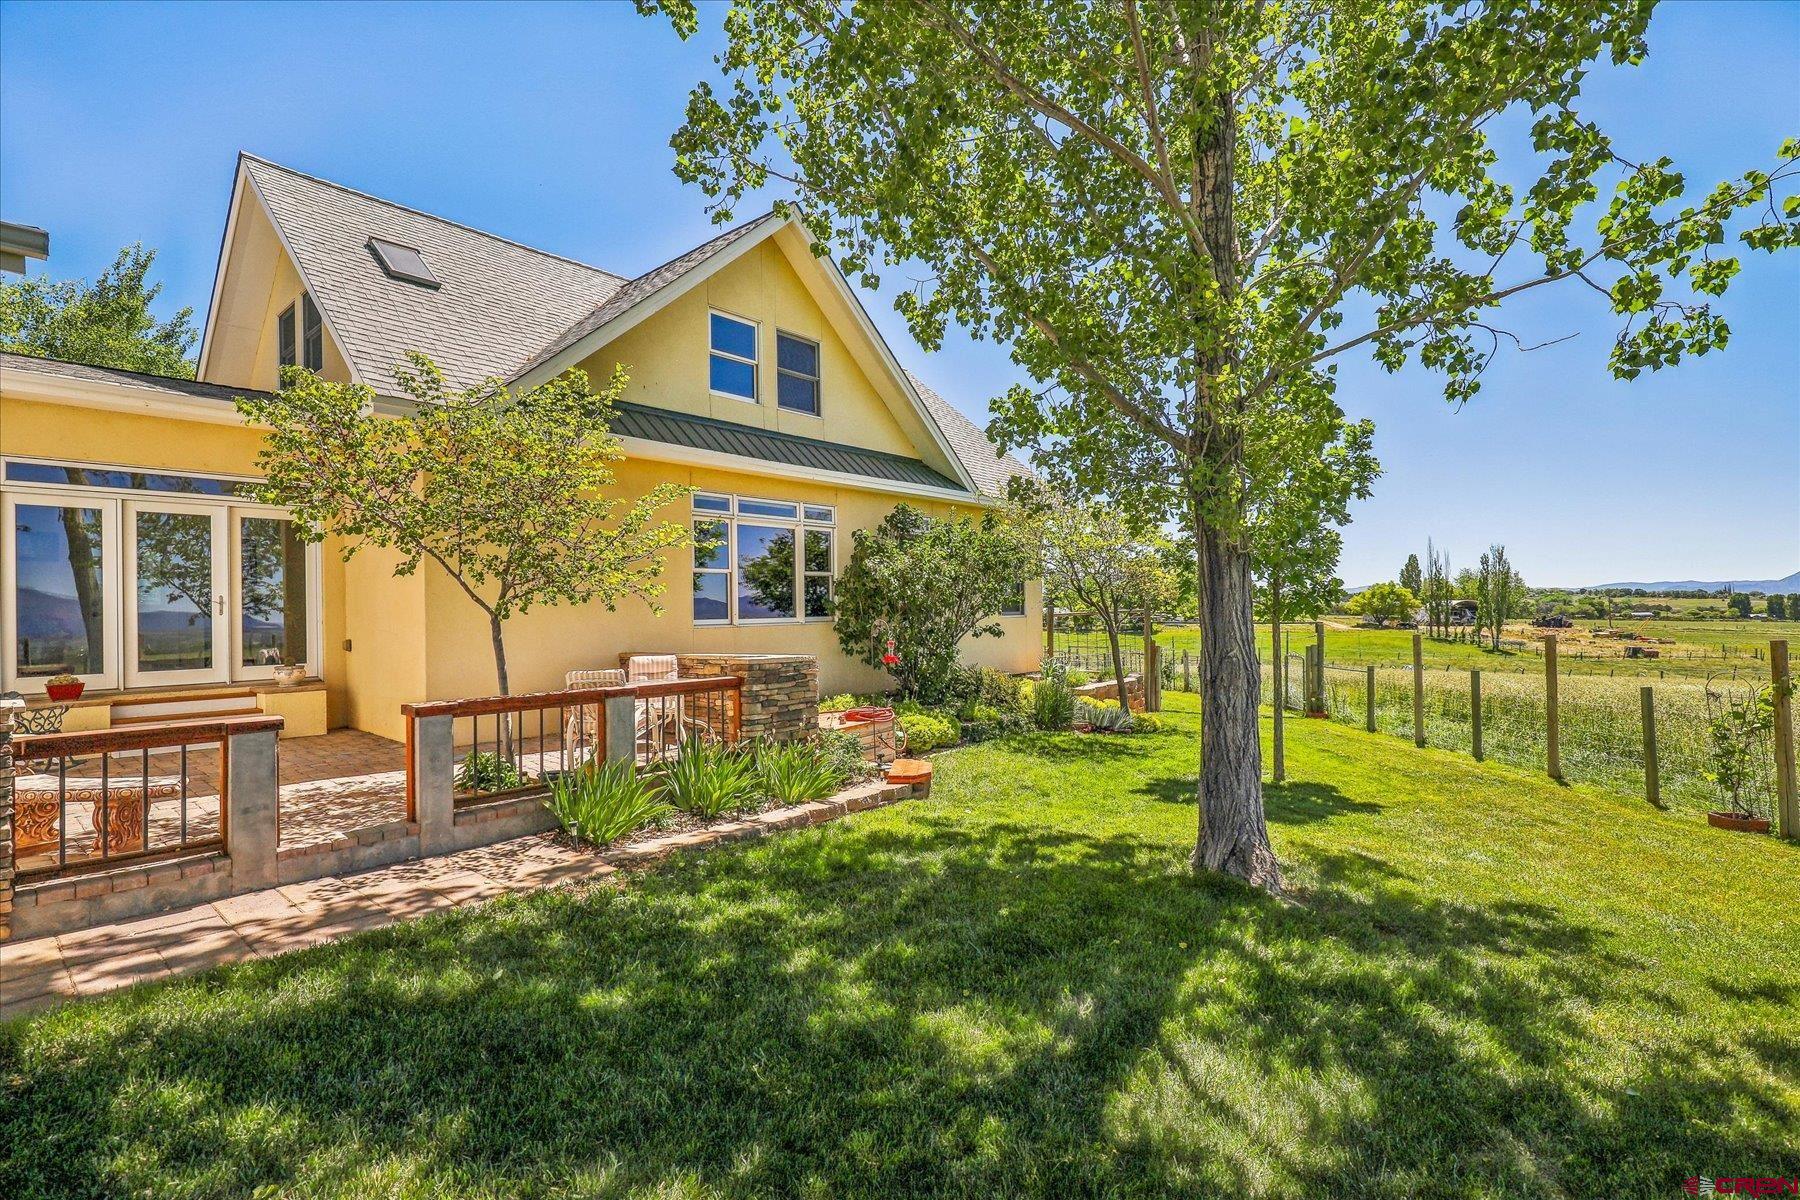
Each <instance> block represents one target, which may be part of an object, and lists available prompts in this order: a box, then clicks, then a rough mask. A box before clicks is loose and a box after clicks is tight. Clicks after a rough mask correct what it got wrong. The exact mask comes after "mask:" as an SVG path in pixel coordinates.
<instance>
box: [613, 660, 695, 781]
mask: <svg viewBox="0 0 1800 1200" xmlns="http://www.w3.org/2000/svg"><path fill="white" fill-rule="evenodd" d="M679 678H681V666H680V664H679V663H678V662H677V661H676V659H675V656H674V655H673V654H634V655H632V656H631V657H630V658H628V659H626V660H625V679H626V681H627V682H628V683H664V682H667V681H668V680H671V679H679ZM685 716H686V714H685V713H684V711H683V709H682V704H681V697H680V696H659V697H657V698H656V699H654V700H639V701H638V702H637V752H638V754H639V755H640V756H642V757H644V758H645V759H647V760H648V759H656V758H665V757H667V756H668V752H669V750H670V749H671V748H673V749H676V750H679V749H680V746H681V737H682V726H683V723H684V720H685Z"/></svg>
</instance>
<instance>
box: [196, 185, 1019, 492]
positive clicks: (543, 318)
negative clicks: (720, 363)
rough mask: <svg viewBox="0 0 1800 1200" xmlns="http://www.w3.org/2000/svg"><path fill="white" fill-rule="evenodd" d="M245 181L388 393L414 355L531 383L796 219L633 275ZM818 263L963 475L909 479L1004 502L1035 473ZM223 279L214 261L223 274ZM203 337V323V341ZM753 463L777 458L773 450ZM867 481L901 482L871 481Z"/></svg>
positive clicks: (832, 267) (387, 207) (438, 221)
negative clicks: (1010, 483)
mask: <svg viewBox="0 0 1800 1200" xmlns="http://www.w3.org/2000/svg"><path fill="white" fill-rule="evenodd" d="M239 174H240V179H241V180H242V181H243V182H246V183H247V184H248V186H249V187H250V188H251V189H253V190H254V192H255V194H256V196H257V197H258V198H260V200H261V203H262V205H263V207H264V208H265V210H266V211H267V213H268V215H269V218H270V220H271V222H272V223H273V225H274V226H275V230H276V234H277V236H278V237H279V238H280V240H281V243H282V245H283V247H284V248H285V249H286V250H287V252H288V255H289V257H290V258H292V259H293V261H294V266H295V269H296V270H297V271H298V272H299V274H300V276H301V279H302V280H303V281H304V283H305V285H306V288H307V290H308V292H309V293H310V294H311V295H312V298H313V301H314V303H316V304H317V305H318V306H319V309H320V311H321V312H322V314H323V315H324V319H325V323H326V325H327V327H328V328H329V329H330V330H331V333H332V336H333V338H334V340H335V341H336V342H337V343H338V345H339V347H340V349H342V351H343V353H344V356H345V358H346V360H347V361H348V363H349V365H350V368H351V371H352V372H353V373H354V375H355V377H356V379H357V380H358V381H359V382H362V383H365V384H367V385H368V386H370V387H372V388H374V389H375V390H376V391H377V392H385V393H390V394H391V392H392V389H393V386H394V382H395V380H394V374H393V372H394V367H395V365H396V364H398V363H400V362H401V361H403V359H404V356H405V353H406V351H408V350H420V351H423V352H424V353H425V354H427V355H430V356H431V358H432V359H433V361H435V362H436V363H437V364H438V366H439V367H440V368H441V369H442V370H443V372H444V375H445V377H446V379H447V380H448V382H449V383H450V385H451V386H452V387H468V386H472V385H474V384H476V383H478V382H480V381H481V380H482V379H485V378H487V377H489V376H493V375H498V376H500V377H502V378H505V379H508V380H511V381H515V382H516V381H518V380H519V379H520V378H521V377H522V376H525V375H526V374H528V373H531V372H534V371H537V372H539V373H540V374H541V373H543V370H542V369H545V368H550V369H554V366H555V363H554V360H558V359H559V358H565V359H566V358H568V357H570V355H572V354H579V355H581V356H583V357H585V355H586V354H587V353H591V352H592V350H593V348H594V344H597V343H598V342H600V341H604V340H608V339H609V337H610V334H609V333H604V332H603V331H605V330H607V328H608V326H612V325H614V323H615V322H620V323H624V324H631V323H635V322H636V320H638V319H640V318H641V317H642V316H644V315H647V314H648V313H650V312H654V311H655V310H656V309H658V308H660V307H662V305H664V304H666V303H668V302H669V301H670V300H671V299H672V298H673V297H674V296H675V295H677V294H679V293H680V292H682V291H685V290H686V288H687V287H689V286H692V285H693V283H694V282H695V281H696V279H697V277H704V276H705V275H707V274H710V273H711V272H712V271H713V270H716V269H718V268H720V267H722V266H723V265H724V264H725V263H727V262H729V261H730V260H731V259H732V258H735V257H736V256H737V255H738V254H740V253H742V252H744V251H746V250H748V249H749V247H751V246H752V245H754V244H756V243H757V242H760V241H762V240H763V239H764V238H766V237H769V236H771V235H773V234H775V233H776V232H777V231H779V230H781V229H783V228H784V227H785V226H787V225H789V224H791V223H792V219H791V218H783V217H781V216H779V215H778V214H777V213H775V212H774V211H770V212H768V213H765V214H763V215H762V216H760V217H757V218H756V219H754V220H751V221H747V222H745V223H744V224H742V225H739V226H737V227H735V228H733V229H729V230H727V231H725V232H724V233H721V234H719V235H717V236H716V237H713V238H710V239H708V240H707V241H705V242H702V243H701V244H700V245H698V246H696V247H694V248H693V249H692V250H689V251H687V252H686V253H684V254H681V255H679V256H677V257H676V258H674V259H671V260H670V261H668V262H666V263H663V264H662V265H660V266H658V267H655V268H653V269H651V270H649V271H646V272H644V273H643V274H642V275H639V276H638V277H636V278H635V279H627V278H626V277H624V276H622V275H617V274H614V273H613V272H610V271H605V270H602V269H600V268H599V267H593V266H589V265H587V264H585V263H580V262H576V261H575V260H573V259H568V258H564V257H562V256H560V255H555V254H549V253H545V252H543V251H540V250H533V249H532V248H530V247H528V246H523V245H520V244H519V243H517V242H513V241H509V240H507V239H506V238H502V237H498V236H496V235H494V234H490V233H483V232H481V231H480V230H475V229H470V228H469V227H468V226H466V225H460V224H457V223H456V222H454V221H449V220H446V219H444V218H442V217H435V216H432V215H430V214H428V213H422V212H419V211H418V210H416V209H411V208H407V207H405V206H404V205H399V204H394V203H392V202H390V201H387V200H382V199H379V198H377V197H374V196H370V195H367V194H365V193H363V192H358V191H355V190H354V189H351V188H347V187H344V186H342V185H341V184H336V183H331V182H329V181H327V180H323V179H318V178H316V177H314V176H311V175H306V174H304V173H302V172H299V171H294V170H291V169H289V168H287V167H283V166H279V165H278V164H275V163H272V162H269V161H268V160H266V159H262V158H258V157H256V156H255V155H252V154H240V155H239ZM371 237H379V238H382V239H384V240H388V241H394V242H399V243H401V244H403V245H406V246H411V247H414V248H416V249H417V250H419V251H420V253H421V254H423V256H424V257H425V260H426V262H427V263H428V264H429V265H430V267H431V269H432V271H433V273H434V274H435V275H436V276H437V277H438V279H439V281H440V286H439V287H437V288H435V289H433V288H426V287H421V286H420V285H418V284H416V283H409V282H406V281H403V280H398V279H394V278H391V277H390V276H389V275H388V274H387V273H386V272H385V271H384V270H383V269H382V268H381V265H380V264H379V263H378V262H377V261H376V259H375V256H374V255H373V254H372V253H371V252H370V251H369V249H368V241H369V239H370V238H371ZM823 265H824V267H825V268H826V269H825V277H826V279H827V280H828V281H829V283H830V285H831V286H833V287H834V288H835V289H836V290H837V291H838V292H839V293H841V294H842V296H843V298H844V300H845V302H846V303H847V305H848V306H849V309H850V311H851V312H852V314H853V317H854V320H855V321H856V322H857V323H859V324H860V325H861V327H862V329H863V332H864V333H865V334H866V336H867V338H868V340H869V341H870V342H871V343H872V344H873V346H874V349H875V351H876V353H877V354H878V356H879V358H880V360H881V361H882V362H883V363H884V364H886V366H885V369H886V370H887V371H888V372H889V373H891V375H892V376H893V378H894V381H895V384H896V387H897V389H898V391H899V392H900V393H902V394H904V396H905V397H906V398H907V401H908V402H909V404H910V406H911V407H912V408H913V409H914V410H916V412H917V414H918V417H919V418H920V421H921V424H922V426H923V428H924V429H925V431H926V432H927V433H928V434H929V435H930V436H931V437H932V438H933V439H934V440H935V441H936V442H937V444H938V446H939V449H940V451H941V452H942V453H943V454H945V455H947V456H948V459H949V465H950V466H951V467H952V468H953V469H959V470H960V473H961V474H962V475H964V476H965V477H966V480H965V481H951V480H948V479H947V477H945V476H944V475H943V474H942V472H940V471H937V470H934V469H933V468H932V467H930V466H928V465H927V464H925V463H923V462H918V461H917V460H913V459H905V458H899V459H898V461H900V462H906V463H915V464H916V466H917V468H918V469H919V470H921V471H924V472H927V473H928V474H929V475H930V476H931V477H932V481H929V482H928V481H927V480H925V479H924V478H922V477H921V478H920V479H918V480H914V481H912V482H913V483H915V484H917V485H918V486H927V487H938V486H943V485H945V484H948V486H949V487H951V488H952V489H953V490H956V491H966V490H969V487H970V486H971V485H972V488H973V490H974V491H976V492H977V493H978V494H980V495H983V496H988V497H994V498H998V497H1000V496H1002V495H1004V493H1005V487H1006V481H1007V480H1009V479H1011V478H1013V476H1015V475H1021V474H1025V475H1028V474H1030V472H1029V470H1028V468H1026V467H1025V465H1024V464H1023V463H1021V462H1019V461H1018V460H1017V459H1014V458H1012V457H1011V456H1009V455H1002V454H1000V452H999V451H998V450H996V449H995V447H994V445H993V443H991V442H989V441H988V439H987V437H986V435H985V434H983V433H982V431H981V430H980V429H979V428H978V427H976V426H975V425H974V424H973V423H972V422H970V421H969V420H968V419H967V418H966V417H964V416H963V415H962V414H961V413H960V412H958V411H957V410H956V409H955V408H954V407H952V406H951V405H950V404H949V403H948V402H947V401H945V400H944V399H943V398H942V397H941V396H939V395H938V394H937V393H936V392H934V391H932V390H931V389H930V388H927V387H925V386H924V385H922V384H920V383H919V381H918V380H917V379H916V378H915V377H914V376H912V375H911V373H910V372H907V371H905V370H904V369H903V368H901V367H900V365H899V363H898V362H897V361H896V360H895V359H894V356H893V352H892V350H891V349H890V348H889V347H888V345H887V343H886V341H885V340H884V339H883V338H882V337H881V335H880V333H879V332H878V331H877V330H876V329H875V327H874V325H873V323H872V322H870V321H869V319H868V315H867V313H866V312H865V311H864V310H863V308H862V304H861V301H860V299H859V298H858V297H857V296H856V294H855V292H854V290H853V289H851V288H850V286H849V284H848V282H847V281H846V280H845V279H844V278H843V275H842V274H841V272H839V271H838V269H837V267H836V264H835V263H832V262H831V261H830V259H829V258H826V259H824V260H823ZM223 271H224V262H223V253H222V256H221V263H220V274H221V277H222V276H223ZM622 318H623V321H622V322H621V319H622ZM210 332H211V318H210V315H209V319H208V336H210ZM596 335H599V337H598V338H596ZM584 343H593V344H587V345H584ZM202 361H204V351H203V353H202ZM622 407H623V406H622ZM657 411H659V412H660V410H657ZM668 428H674V426H673V425H671V426H669V427H668ZM683 428H685V427H683ZM733 428H734V429H735V428H738V427H736V426H734V427H733ZM743 428H745V429H749V428H750V427H743ZM665 432H666V430H665ZM752 432H755V431H754V430H752ZM683 436H688V435H686V434H684V435H683ZM653 440H667V439H653ZM778 440H779V439H778ZM794 440H796V441H799V442H803V443H804V442H809V441H811V439H806V438H798V439H794ZM684 444H685V443H684ZM772 444H773V443H771V445H772ZM818 444H819V445H829V444H830V443H824V442H820V443H818ZM757 445H758V446H759V447H761V446H762V443H760V442H758V443H757ZM696 448H699V447H696ZM764 448H765V449H766V448H767V447H764ZM748 457H762V458H763V459H764V460H765V461H782V460H781V459H779V458H777V457H771V456H770V455H767V454H763V455H759V454H751V455H749V456H748ZM888 457H897V456H888ZM794 465H800V464H794ZM865 465H866V464H865ZM822 469H823V468H822ZM845 473H851V474H869V472H867V471H853V472H845ZM872 477H875V478H895V477H889V476H883V475H880V474H879V473H877V474H875V475H873V476H872ZM896 481H901V480H899V479H897V478H896Z"/></svg>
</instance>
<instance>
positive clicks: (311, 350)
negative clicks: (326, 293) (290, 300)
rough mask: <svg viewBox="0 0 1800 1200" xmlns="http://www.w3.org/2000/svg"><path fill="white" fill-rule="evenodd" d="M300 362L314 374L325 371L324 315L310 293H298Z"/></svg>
mask: <svg viewBox="0 0 1800 1200" xmlns="http://www.w3.org/2000/svg"><path fill="white" fill-rule="evenodd" d="M300 361H301V364H302V365H304V366H305V367H306V369H307V370H309V371H312V372H315V373H317V372H319V371H323V370H324V369H325V314H323V313H321V312H320V311H319V306H318V305H317V304H315V303H313V298H312V293H311V292H301V293H300Z"/></svg>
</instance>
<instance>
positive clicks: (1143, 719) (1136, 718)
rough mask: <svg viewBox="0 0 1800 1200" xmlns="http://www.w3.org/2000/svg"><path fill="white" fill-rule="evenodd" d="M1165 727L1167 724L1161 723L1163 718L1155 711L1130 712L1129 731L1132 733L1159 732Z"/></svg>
mask: <svg viewBox="0 0 1800 1200" xmlns="http://www.w3.org/2000/svg"><path fill="white" fill-rule="evenodd" d="M1167 728H1168V726H1167V725H1165V724H1164V723H1163V719H1162V718H1161V717H1159V716H1157V715H1156V714H1155V713H1148V712H1141V713H1133V714H1132V717H1131V731H1132V732H1133V733H1161V732H1162V731H1163V730H1165V729H1167Z"/></svg>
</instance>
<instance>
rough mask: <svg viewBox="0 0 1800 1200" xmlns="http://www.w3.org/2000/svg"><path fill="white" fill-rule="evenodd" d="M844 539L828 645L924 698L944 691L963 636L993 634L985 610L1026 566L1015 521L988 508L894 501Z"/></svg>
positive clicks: (998, 604)
mask: <svg viewBox="0 0 1800 1200" xmlns="http://www.w3.org/2000/svg"><path fill="white" fill-rule="evenodd" d="M851 542H852V549H851V552H850V562H849V564H848V565H846V566H845V568H844V570H843V572H842V573H841V574H840V575H839V576H838V580H837V594H836V597H835V599H834V600H833V602H832V612H833V618H834V624H835V626H836V629H837V636H838V644H839V645H841V646H842V647H843V648H844V653H846V654H851V655H855V656H856V657H857V658H860V659H861V660H862V661H863V662H866V663H868V664H869V665H870V666H872V667H882V668H885V669H886V670H887V672H888V674H890V675H892V676H893V677H894V682H895V683H896V684H897V685H898V686H899V689H900V692H901V694H902V695H905V696H909V697H916V698H918V699H920V700H924V701H926V702H928V703H936V702H938V701H940V700H942V699H943V698H944V696H945V695H946V694H947V692H948V691H949V688H950V682H951V678H952V676H953V675H954V674H955V671H956V665H957V647H958V645H959V644H960V643H961V642H962V640H963V638H965V637H999V636H1001V635H1002V633H1003V629H1002V627H1001V625H1000V623H999V622H998V621H996V620H995V619H994V617H995V615H996V614H998V613H999V612H1000V611H1001V609H1003V608H1005V607H1006V604H1007V601H1008V600H1009V599H1011V598H1012V597H1013V596H1015V595H1016V594H1017V589H1018V586H1019V581H1020V580H1021V579H1024V578H1025V577H1026V576H1027V575H1028V574H1030V573H1031V572H1032V562H1031V556H1030V554H1029V552H1028V550H1027V543H1026V541H1025V539H1024V538H1023V537H1021V536H1020V535H1019V533H1018V532H1017V529H1016V523H1009V522H1005V521H1002V520H1001V519H1000V518H998V517H997V516H995V515H994V514H993V513H985V514H983V515H982V517H981V519H980V520H978V521H977V520H972V519H970V518H968V517H953V518H950V519H947V520H937V519H935V518H933V517H930V516H927V515H926V514H925V513H923V512H920V511H919V510H918V509H916V508H914V507H913V506H912V505H910V504H898V505H895V506H894V510H893V511H892V512H890V513H889V514H888V515H887V516H886V517H885V518H883V519H882V522H881V524H879V525H877V526H875V528H873V529H858V530H856V531H855V532H854V533H852V534H851ZM890 639H892V641H893V644H894V648H893V657H894V659H895V661H893V662H887V661H885V659H886V658H887V656H888V641H889V640H890Z"/></svg>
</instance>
